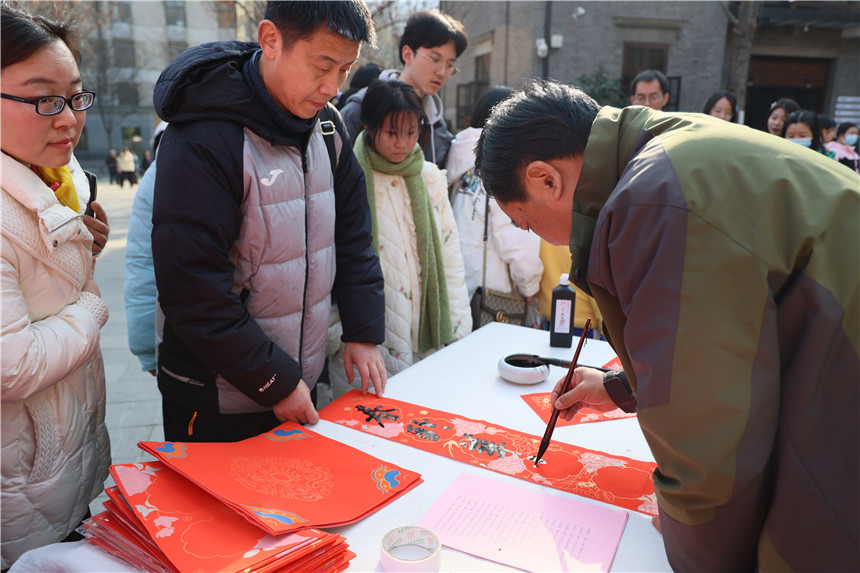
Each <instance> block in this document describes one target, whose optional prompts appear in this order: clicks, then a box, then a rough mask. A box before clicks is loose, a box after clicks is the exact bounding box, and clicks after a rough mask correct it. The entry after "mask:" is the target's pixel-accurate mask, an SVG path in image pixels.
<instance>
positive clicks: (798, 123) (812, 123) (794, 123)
mask: <svg viewBox="0 0 860 573" xmlns="http://www.w3.org/2000/svg"><path fill="white" fill-rule="evenodd" d="M782 129H783V137H785V139H787V140H789V141H792V142H794V143H797V144H798V145H802V146H803V147H808V148H809V149H811V150H813V151H817V152H818V153H821V154H823V155H826V156H828V157H831V158H832V157H833V154H832V153H831V152H829V151H827V149H825V148H824V145H822V143H821V127H820V124H819V122H818V114H816V113H815V112H814V111H809V110H805V109H799V110H797V111H793V112H791V113H790V114H789V115H788V118H787V119H786V120H785V125H783V128H782Z"/></svg>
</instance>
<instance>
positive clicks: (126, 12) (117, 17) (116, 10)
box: [112, 2, 131, 24]
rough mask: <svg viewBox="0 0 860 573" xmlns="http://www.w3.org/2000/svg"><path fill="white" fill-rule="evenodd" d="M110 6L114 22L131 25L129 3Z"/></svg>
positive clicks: (117, 3) (115, 3) (116, 3)
mask: <svg viewBox="0 0 860 573" xmlns="http://www.w3.org/2000/svg"><path fill="white" fill-rule="evenodd" d="M112 5H113V19H114V21H115V22H123V23H126V24H131V2H113V3H112Z"/></svg>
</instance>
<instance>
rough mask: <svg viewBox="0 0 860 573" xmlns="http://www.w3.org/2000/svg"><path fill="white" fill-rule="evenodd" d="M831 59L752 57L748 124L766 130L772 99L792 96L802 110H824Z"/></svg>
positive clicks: (749, 79)
mask: <svg viewBox="0 0 860 573" xmlns="http://www.w3.org/2000/svg"><path fill="white" fill-rule="evenodd" d="M830 63H831V60H826V59H816V58H781V57H776V56H753V57H752V58H751V59H750V70H749V77H748V80H747V81H748V83H747V104H746V120H745V123H746V125H748V126H750V127H753V128H756V129H762V130H766V127H767V126H766V123H767V116H768V115H769V113H770V106H771V104H772V103H773V102H775V101H776V100H778V99H782V98H786V97H787V98H791V99H793V100H794V101H796V102H797V103H798V105H800V107H801V109H808V110H812V111H814V112H816V113H821V112H822V111H823V109H824V104H825V102H826V99H825V97H824V96H825V92H826V90H827V78H828V74H829V72H830Z"/></svg>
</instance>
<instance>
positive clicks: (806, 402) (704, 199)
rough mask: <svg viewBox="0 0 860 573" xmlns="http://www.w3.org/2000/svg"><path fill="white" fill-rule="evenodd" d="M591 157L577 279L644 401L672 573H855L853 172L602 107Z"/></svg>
mask: <svg viewBox="0 0 860 573" xmlns="http://www.w3.org/2000/svg"><path fill="white" fill-rule="evenodd" d="M583 161H584V166H583V169H582V174H581V177H580V180H579V183H578V185H577V188H576V191H575V195H574V212H573V215H572V222H573V232H572V235H571V252H572V254H573V267H572V269H571V276H574V278H575V281H576V282H577V283H578V284H579V285H580V286H581V287H587V288H588V289H590V290H591V292H592V293H593V295H594V297H595V299H596V300H597V303H598V306H599V307H600V310H601V312H602V313H603V318H604V321H605V325H606V328H607V330H608V334H609V336H610V338H611V341H612V343H613V346H614V347H615V349H616V351H617V352H618V354H619V356H620V358H621V360H622V363H623V364H624V367H625V372H626V373H627V375H628V378H629V380H630V382H631V386H632V387H633V390H634V393H635V394H636V398H637V402H638V409H639V422H640V425H641V427H642V431H643V432H644V434H645V437H646V439H647V440H648V443H649V445H650V447H651V450H652V451H653V453H654V457H655V459H656V461H657V466H658V469H657V470H656V471H655V473H654V486H655V490H656V493H657V498H658V501H659V505H660V514H661V522H662V526H663V532H664V540H665V544H666V551H667V553H668V557H669V562H670V564H671V565H672V567H673V568H675V569H680V570H696V571H706V570H722V571H752V570H754V569H756V568H757V567H760V568H761V569H762V570H764V571H773V570H796V571H858V570H860V551H858V538H860V533H858V528H860V496H858V489H860V474H858V458H860V444H858V439H860V422H858V413H860V412H858V410H860V408H858V406H860V392H858V388H860V360H858V349H860V293H858V291H860V232H858V229H860V178H858V176H857V174H856V173H853V172H852V171H851V170H849V169H848V168H845V167H844V166H842V165H839V164H838V163H837V162H835V161H833V160H832V159H829V158H827V157H825V156H823V155H821V154H818V153H814V152H812V151H810V150H808V149H805V148H803V147H801V146H799V145H797V144H795V143H792V142H789V141H786V140H782V139H779V138H777V137H774V136H772V135H769V134H766V133H763V132H759V131H755V130H752V129H749V128H747V127H744V126H739V125H735V124H731V123H728V122H724V121H722V120H717V119H714V118H710V117H708V116H705V115H701V114H665V113H661V112H654V111H651V110H649V109H647V108H642V107H638V106H637V107H630V108H626V109H624V110H619V109H614V108H603V109H602V110H601V112H600V113H599V115H598V116H597V119H596V120H595V122H594V124H593V126H592V131H591V134H590V136H589V139H588V144H587V147H586V150H585V155H584V158H583ZM583 279H585V280H586V281H587V282H584V280H583Z"/></svg>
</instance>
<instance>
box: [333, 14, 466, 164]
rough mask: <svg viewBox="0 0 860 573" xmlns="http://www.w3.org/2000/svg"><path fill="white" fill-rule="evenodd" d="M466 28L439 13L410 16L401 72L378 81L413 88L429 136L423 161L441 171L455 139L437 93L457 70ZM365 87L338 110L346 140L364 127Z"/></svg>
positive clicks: (402, 39)
mask: <svg viewBox="0 0 860 573" xmlns="http://www.w3.org/2000/svg"><path fill="white" fill-rule="evenodd" d="M467 44H468V39H467V38H466V29H465V28H464V27H463V24H461V23H460V22H459V21H457V20H455V19H454V18H452V17H451V16H449V15H447V14H443V13H442V12H439V11H438V10H422V11H421V12H416V13H415V14H412V15H411V16H409V19H408V20H407V21H406V27H405V28H404V30H403V35H402V36H401V37H400V61H401V62H402V63H403V69H402V70H383V72H382V73H381V74H380V75H379V79H380V80H385V81H391V80H399V81H401V82H405V83H407V84H409V85H410V86H412V88H413V89H414V90H415V91H416V92H418V95H420V96H421V100H422V102H423V104H424V115H426V116H427V126H428V129H427V131H428V133H427V137H426V138H425V139H424V140H423V141H421V142H420V143H421V149H423V150H424V158H425V159H426V160H427V161H430V162H432V163H435V164H436V165H437V166H439V168H444V167H445V163H446V161H447V157H448V149H449V148H450V147H451V141H452V140H453V139H454V136H453V135H451V132H449V131H448V127H447V125H445V119H444V117H443V112H444V111H445V110H444V107H443V105H442V98H441V97H439V90H441V89H442V86H444V85H445V83H446V82H447V81H448V79H449V78H451V77H452V76H455V75H456V74H457V72H458V71H459V70H458V69H457V67H456V65H455V63H456V61H457V58H459V57H460V54H462V53H463V51H464V50H465V49H466V45H467ZM365 93H367V88H365V89H362V90H359V91H358V92H357V93H355V94H353V95H352V96H350V97H349V98H348V99H347V100H346V104H345V105H344V106H343V107H342V108H341V114H342V115H343V120H344V123H346V128H347V130H348V131H349V137H350V139H352V141H355V139H356V137H358V134H359V132H361V130H362V129H363V128H364V126H363V125H362V122H361V102H362V101H364V95H365Z"/></svg>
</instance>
